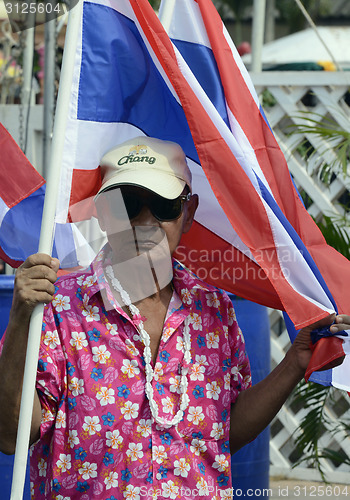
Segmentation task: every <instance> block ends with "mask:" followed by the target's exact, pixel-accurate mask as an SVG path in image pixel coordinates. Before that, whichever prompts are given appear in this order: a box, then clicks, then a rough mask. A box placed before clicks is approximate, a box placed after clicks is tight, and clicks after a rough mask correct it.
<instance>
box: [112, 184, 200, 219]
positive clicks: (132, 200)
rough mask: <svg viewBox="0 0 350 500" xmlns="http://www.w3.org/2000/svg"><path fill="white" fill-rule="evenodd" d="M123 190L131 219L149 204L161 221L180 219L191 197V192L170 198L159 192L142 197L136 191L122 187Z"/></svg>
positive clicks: (154, 214) (153, 213)
mask: <svg viewBox="0 0 350 500" xmlns="http://www.w3.org/2000/svg"><path fill="white" fill-rule="evenodd" d="M121 192H122V195H123V200H124V203H125V208H126V211H127V213H128V216H129V219H130V220H131V219H134V218H135V217H137V216H138V215H139V213H140V212H141V210H142V208H143V207H144V205H147V206H148V208H149V209H150V211H151V213H152V215H153V216H154V217H155V218H156V219H157V220H159V221H161V222H167V221H172V220H175V219H178V218H179V217H180V215H181V213H182V210H183V206H184V203H185V201H189V200H190V199H191V193H188V194H184V195H180V196H178V197H177V198H175V199H173V200H169V199H167V198H163V197H162V196H159V195H157V194H149V195H147V196H145V197H143V196H142V197H140V196H139V195H137V194H136V193H133V192H128V191H125V190H124V189H121Z"/></svg>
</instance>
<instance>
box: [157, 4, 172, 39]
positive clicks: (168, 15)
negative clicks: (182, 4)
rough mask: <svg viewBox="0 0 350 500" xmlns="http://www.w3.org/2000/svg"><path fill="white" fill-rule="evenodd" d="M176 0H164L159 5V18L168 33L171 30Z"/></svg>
mask: <svg viewBox="0 0 350 500" xmlns="http://www.w3.org/2000/svg"><path fill="white" fill-rule="evenodd" d="M175 1H176V0H162V2H161V4H160V7H159V14H158V18H159V21H160V22H161V23H162V25H163V28H164V29H165V31H166V32H167V33H168V32H169V28H170V23H171V19H172V17H173V12H174V9H175Z"/></svg>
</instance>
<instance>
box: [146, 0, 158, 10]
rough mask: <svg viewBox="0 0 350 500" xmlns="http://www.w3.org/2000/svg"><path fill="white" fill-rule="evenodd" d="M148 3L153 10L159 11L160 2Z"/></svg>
mask: <svg viewBox="0 0 350 500" xmlns="http://www.w3.org/2000/svg"><path fill="white" fill-rule="evenodd" d="M148 1H149V3H150V4H151V5H152V7H153V8H154V10H158V9H159V5H160V0H148Z"/></svg>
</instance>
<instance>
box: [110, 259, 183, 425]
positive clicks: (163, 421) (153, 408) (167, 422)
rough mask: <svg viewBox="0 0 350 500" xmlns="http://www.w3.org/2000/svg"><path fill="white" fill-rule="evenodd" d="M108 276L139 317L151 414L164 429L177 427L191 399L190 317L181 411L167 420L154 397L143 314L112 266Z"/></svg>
mask: <svg viewBox="0 0 350 500" xmlns="http://www.w3.org/2000/svg"><path fill="white" fill-rule="evenodd" d="M106 274H107V276H108V278H109V279H110V282H111V284H112V286H113V288H114V289H115V290H116V291H117V292H119V294H120V296H121V298H122V301H123V302H124V304H125V305H126V307H128V308H129V310H130V313H131V315H132V316H133V317H137V318H138V319H137V322H138V326H137V330H138V332H139V334H140V337H141V340H142V342H143V344H144V346H145V349H144V358H145V364H146V366H145V371H146V396H147V398H148V400H149V404H150V408H151V413H152V416H153V419H154V421H155V422H157V424H159V425H161V426H162V427H172V426H173V425H177V424H178V423H179V422H180V421H181V420H182V418H183V414H184V412H185V410H186V408H187V407H188V405H189V402H190V398H189V397H188V394H187V389H188V377H187V374H188V371H189V368H190V366H189V365H190V363H191V334H190V328H189V324H190V316H188V317H187V318H186V320H185V323H184V330H183V343H184V361H185V365H182V366H181V379H180V384H179V388H180V390H181V400H180V409H179V411H178V412H177V413H176V415H175V416H174V417H173V419H172V420H167V419H165V418H163V417H161V416H159V408H158V405H157V403H156V402H155V400H154V397H153V387H152V380H153V378H154V370H153V368H152V365H151V360H152V355H151V348H150V337H149V335H148V333H147V332H146V330H145V327H144V325H143V321H142V319H141V314H140V311H139V310H138V308H137V307H136V306H135V305H134V304H132V303H131V300H130V297H129V294H128V293H127V292H126V291H125V290H124V289H123V287H122V286H121V284H120V281H119V280H118V279H117V278H116V277H115V276H114V271H113V268H112V266H110V265H109V266H107V267H106Z"/></svg>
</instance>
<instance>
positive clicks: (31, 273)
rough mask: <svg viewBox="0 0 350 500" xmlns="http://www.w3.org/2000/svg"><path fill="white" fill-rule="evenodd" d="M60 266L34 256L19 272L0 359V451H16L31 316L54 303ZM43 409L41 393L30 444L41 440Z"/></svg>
mask: <svg viewBox="0 0 350 500" xmlns="http://www.w3.org/2000/svg"><path fill="white" fill-rule="evenodd" d="M58 268H59V262H58V260H57V259H53V258H52V257H50V256H49V255H46V254H39V253H37V254H34V255H31V256H30V257H28V259H27V260H26V261H25V262H24V263H23V264H22V265H21V266H20V267H19V268H18V270H17V272H16V279H15V286H14V291H13V302H12V308H11V312H10V321H9V324H8V326H7V330H6V336H5V340H4V345H3V350H2V354H1V357H0V380H1V386H0V408H1V409H2V411H1V412H0V451H2V452H3V453H7V454H12V453H14V451H15V444H16V436H17V426H18V419H19V411H20V401H21V394H22V383H23V372H24V365H25V356H26V347H27V341H28V328H29V321H30V316H31V314H32V312H33V309H34V308H35V306H37V305H38V304H41V303H48V302H51V301H52V299H53V294H54V293H55V287H54V283H55V281H56V279H57V271H58ZM40 422H41V406H40V401H39V398H38V395H37V393H36V392H35V394H34V406H33V416H32V425H31V431H30V442H31V443H33V442H34V441H36V440H37V439H38V438H39V436H40Z"/></svg>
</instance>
